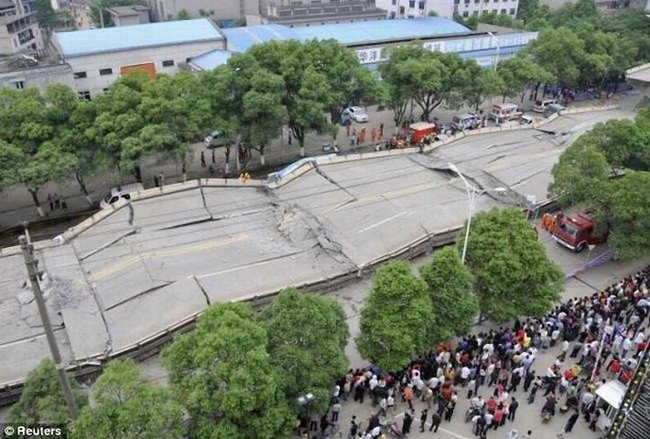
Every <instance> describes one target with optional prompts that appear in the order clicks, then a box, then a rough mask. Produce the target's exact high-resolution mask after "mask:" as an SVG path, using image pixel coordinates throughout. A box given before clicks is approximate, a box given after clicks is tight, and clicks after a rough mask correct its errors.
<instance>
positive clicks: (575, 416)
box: [564, 410, 580, 433]
mask: <svg viewBox="0 0 650 439" xmlns="http://www.w3.org/2000/svg"><path fill="white" fill-rule="evenodd" d="M579 417H580V412H579V411H578V410H574V411H573V414H572V415H571V417H570V418H569V420H568V421H567V423H566V425H565V426H564V432H565V433H571V430H573V426H574V425H575V424H576V421H577V420H578V418H579Z"/></svg>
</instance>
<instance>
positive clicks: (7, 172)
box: [0, 140, 27, 191]
mask: <svg viewBox="0 0 650 439" xmlns="http://www.w3.org/2000/svg"><path fill="white" fill-rule="evenodd" d="M26 163H27V156H26V155H25V153H24V152H23V150H22V149H20V148H19V147H17V146H15V145H12V144H10V143H7V142H5V141H3V140H0V191H2V190H3V189H8V188H10V187H11V186H13V185H16V184H18V183H20V178H18V172H17V170H19V169H22V168H23V167H24V166H25V164H26Z"/></svg>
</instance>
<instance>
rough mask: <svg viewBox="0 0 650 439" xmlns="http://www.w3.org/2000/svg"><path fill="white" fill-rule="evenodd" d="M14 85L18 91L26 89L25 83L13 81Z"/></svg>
mask: <svg viewBox="0 0 650 439" xmlns="http://www.w3.org/2000/svg"><path fill="white" fill-rule="evenodd" d="M12 84H13V86H14V88H15V89H16V90H22V89H23V88H25V81H13V82H12Z"/></svg>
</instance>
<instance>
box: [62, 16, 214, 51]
mask: <svg viewBox="0 0 650 439" xmlns="http://www.w3.org/2000/svg"><path fill="white" fill-rule="evenodd" d="M54 35H55V38H56V40H57V41H58V44H59V47H61V51H62V53H63V56H64V57H74V56H82V55H91V54H94V53H104V52H116V51H121V50H133V49H140V48H145V47H156V46H163V45H171V44H183V43H192V42H203V41H220V40H223V39H224V37H223V35H221V33H220V32H219V29H218V28H217V27H216V26H215V25H214V24H213V23H212V21H210V20H208V19H207V18H198V19H195V20H179V21H163V22H160V23H148V24H138V25H134V26H120V27H107V28H103V29H88V30H79V31H73V32H55V34H54Z"/></svg>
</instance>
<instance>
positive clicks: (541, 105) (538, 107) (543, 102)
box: [533, 99, 559, 113]
mask: <svg viewBox="0 0 650 439" xmlns="http://www.w3.org/2000/svg"><path fill="white" fill-rule="evenodd" d="M551 104H559V102H558V101H557V99H538V100H536V101H535V105H533V111H534V112H536V113H543V112H544V110H546V107H548V106H549V105H551Z"/></svg>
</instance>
